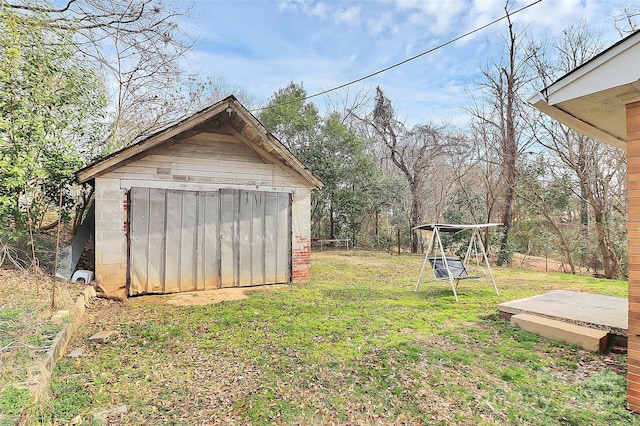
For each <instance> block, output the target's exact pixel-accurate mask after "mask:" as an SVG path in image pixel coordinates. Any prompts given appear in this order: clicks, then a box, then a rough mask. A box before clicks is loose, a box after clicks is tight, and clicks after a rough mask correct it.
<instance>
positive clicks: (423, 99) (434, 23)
mask: <svg viewBox="0 0 640 426" xmlns="http://www.w3.org/2000/svg"><path fill="white" fill-rule="evenodd" d="M534 1H535V0H527V1H520V0H518V1H513V0H512V1H511V5H510V10H516V9H519V8H520V7H523V6H525V5H527V4H530V3H533V2H534ZM180 4H181V6H182V5H183V4H184V3H182V2H181V3H180ZM624 4H625V3H624V2H619V1H616V0H613V1H612V0H542V2H540V3H538V4H536V5H534V6H531V7H530V8H528V9H527V10H525V11H522V12H520V13H518V14H516V15H513V17H512V20H513V22H514V25H515V28H516V31H518V32H520V31H523V30H525V29H526V31H527V34H528V35H529V37H531V38H533V39H544V38H553V37H558V36H560V34H561V31H562V29H563V28H565V27H567V26H568V25H577V24H579V23H580V21H581V20H584V21H585V22H586V23H587V24H588V25H589V26H590V27H592V28H593V30H594V31H596V32H597V31H604V39H605V40H607V41H608V42H614V41H617V40H618V39H619V38H620V37H619V36H618V34H617V33H616V32H615V31H614V27H613V22H612V16H613V15H615V14H617V13H619V10H620V7H621V6H623V5H624ZM629 4H631V2H629ZM504 6H505V3H504V1H503V0H369V1H338V0H319V1H310V0H282V1H276V0H251V1H246V0H236V1H231V0H192V8H191V11H190V13H189V17H188V19H186V20H185V22H184V27H183V30H185V31H187V32H188V33H189V34H190V35H191V36H193V37H196V38H197V44H196V45H195V47H194V49H193V50H192V51H191V52H190V54H189V57H188V67H189V68H190V69H191V70H192V71H195V72H197V73H198V74H199V75H201V76H202V77H206V76H211V77H214V76H222V77H224V78H225V79H226V81H227V82H228V83H230V84H232V85H237V86H239V87H242V88H243V89H244V90H245V91H246V92H247V93H248V94H250V95H251V96H252V97H253V98H254V99H255V101H256V103H257V104H258V105H264V104H265V103H266V102H267V101H268V99H269V97H270V96H271V95H272V94H273V93H274V92H275V91H276V90H278V89H279V88H282V87H285V86H286V85H287V84H288V83H289V82H291V81H294V82H296V83H301V82H302V83H303V84H304V87H305V89H306V90H307V92H308V94H314V93H317V92H320V91H324V90H327V89H330V88H332V87H335V86H338V85H340V84H343V83H345V82H348V81H350V80H353V79H356V78H359V77H362V76H364V75H367V74H369V73H372V72H375V71H377V70H379V69H382V68H385V67H387V66H389V65H392V64H394V63H397V62H400V61H402V60H404V59H406V58H408V57H411V56H413V55H416V54H419V53H421V52H423V51H426V50H428V49H431V48H433V47H435V46H438V45H440V44H442V43H445V42H447V41H449V40H451V39H453V38H455V37H457V36H459V35H461V34H463V33H466V32H468V31H471V30H473V29H475V28H477V27H480V26H482V25H484V24H486V23H488V22H490V21H492V20H494V19H496V18H499V17H501V16H503V15H504ZM505 33H506V21H502V22H500V23H498V24H495V25H493V26H491V27H489V28H487V29H484V30H482V31H480V32H478V33H476V34H474V35H472V36H470V37H467V38H465V39H463V40H460V41H458V42H456V43H454V44H451V45H448V46H446V47H444V48H442V49H439V50H437V51H435V52H433V53H430V54H428V55H425V56H423V57H421V58H419V59H417V60H415V61H412V62H409V63H407V64H405V65H403V66H400V67H398V68H395V69H393V70H390V71H387V72H385V73H384V74H382V75H378V76H375V77H373V78H371V79H369V80H367V81H364V82H361V83H358V84H356V85H354V86H351V87H350V88H349V89H341V90H339V91H337V92H333V93H332V94H331V95H329V96H322V97H318V98H314V99H313V100H312V101H313V102H314V103H315V104H316V105H317V106H318V107H320V108H321V109H324V108H325V107H326V105H327V104H328V103H329V102H336V101H337V100H339V99H344V98H346V97H347V96H348V94H349V95H350V96H351V97H352V96H353V95H354V94H355V93H358V92H362V91H366V90H369V91H371V93H373V92H374V90H375V87H376V86H378V85H379V86H381V87H382V88H383V90H384V91H385V94H386V95H387V96H388V97H389V98H390V99H391V100H392V102H393V104H394V105H395V107H396V108H397V109H398V111H399V115H400V117H401V118H403V119H404V120H405V121H406V122H407V123H411V124H416V123H436V124H440V123H452V124H461V123H463V122H464V117H465V113H464V110H463V107H464V106H465V105H467V103H468V99H469V91H470V89H471V86H470V85H471V84H472V83H473V82H474V81H477V80H478V79H479V78H480V69H481V67H483V66H485V65H486V64H487V63H490V62H492V61H493V60H494V59H495V58H496V55H499V52H500V50H501V49H502V48H503V46H504V41H503V37H504V35H505Z"/></svg>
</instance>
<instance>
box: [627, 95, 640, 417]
mask: <svg viewBox="0 0 640 426" xmlns="http://www.w3.org/2000/svg"><path fill="white" fill-rule="evenodd" d="M626 111H627V163H628V171H627V200H628V203H629V212H628V217H627V227H628V228H627V229H628V233H629V242H628V244H629V329H628V334H627V339H628V345H629V353H628V358H627V363H628V373H627V407H628V408H629V409H630V410H633V411H635V412H640V350H638V348H639V347H640V303H638V302H640V239H639V238H638V233H639V231H640V202H639V200H640V185H638V181H640V167H638V166H640V131H638V130H639V129H640V102H634V103H630V104H627V106H626Z"/></svg>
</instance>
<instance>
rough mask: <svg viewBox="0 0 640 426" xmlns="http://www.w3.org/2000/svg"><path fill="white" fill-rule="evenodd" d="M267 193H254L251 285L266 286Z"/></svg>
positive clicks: (252, 194)
mask: <svg viewBox="0 0 640 426" xmlns="http://www.w3.org/2000/svg"><path fill="white" fill-rule="evenodd" d="M265 195H266V194H265V193H264V192H252V193H251V196H252V199H253V207H252V211H253V217H252V224H251V228H252V233H251V237H252V241H251V284H254V285H259V284H266V282H265V277H264V264H265V252H264V237H265V235H264V233H265V232H264V212H265V210H264V207H265Z"/></svg>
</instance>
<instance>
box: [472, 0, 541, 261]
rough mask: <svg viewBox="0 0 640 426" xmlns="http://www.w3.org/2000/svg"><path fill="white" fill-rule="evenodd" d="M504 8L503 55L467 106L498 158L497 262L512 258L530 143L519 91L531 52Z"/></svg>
mask: <svg viewBox="0 0 640 426" xmlns="http://www.w3.org/2000/svg"><path fill="white" fill-rule="evenodd" d="M507 3H508V2H507ZM507 9H508V4H507V5H506V6H505V12H506V13H507V22H508V33H507V36H508V37H507V39H506V50H507V51H506V58H503V59H502V60H501V61H500V62H498V63H493V64H491V65H489V66H487V67H486V68H484V69H483V70H482V74H483V78H484V81H483V82H481V83H480V85H479V87H478V89H479V94H478V95H477V97H476V98H475V99H474V101H475V102H474V104H472V105H471V106H470V107H469V108H468V111H469V112H470V113H471V115H472V116H473V118H474V119H475V121H476V123H475V128H476V130H478V129H480V128H482V129H481V130H480V132H481V134H482V135H483V137H482V138H483V140H484V141H485V142H487V143H489V144H490V145H491V147H492V148H491V149H492V150H493V152H495V153H497V154H498V158H499V163H500V181H501V184H502V191H501V193H502V197H501V199H502V200H501V201H502V214H501V222H502V224H503V228H502V238H501V241H500V250H499V253H498V262H497V263H498V264H500V265H503V264H506V263H509V262H510V261H511V255H512V253H511V251H512V250H511V249H510V246H509V234H510V231H511V227H512V222H513V213H514V210H513V206H514V203H515V197H516V183H517V182H516V178H517V175H516V166H517V162H518V158H519V157H520V155H521V154H522V152H523V151H524V150H525V149H527V146H528V144H529V141H528V140H526V139H525V135H524V132H523V120H522V116H523V113H522V109H523V105H524V101H523V100H522V99H521V98H520V96H519V93H520V92H521V89H522V88H523V87H525V86H526V84H527V83H528V82H529V80H530V78H529V76H528V73H527V71H528V69H527V61H528V59H529V55H530V53H529V52H528V51H527V49H525V48H524V47H523V46H522V45H521V43H520V40H521V39H522V37H521V35H519V34H516V32H515V30H514V27H513V23H512V22H511V19H510V17H509V12H508V10H507Z"/></svg>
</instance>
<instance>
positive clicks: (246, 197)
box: [237, 191, 253, 286]
mask: <svg viewBox="0 0 640 426" xmlns="http://www.w3.org/2000/svg"><path fill="white" fill-rule="evenodd" d="M239 199H240V205H239V206H238V237H239V238H238V283H237V285H239V286H248V285H251V251H252V247H251V242H252V241H253V238H252V235H253V231H252V225H253V197H252V193H251V192H247V191H240V194H239Z"/></svg>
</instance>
